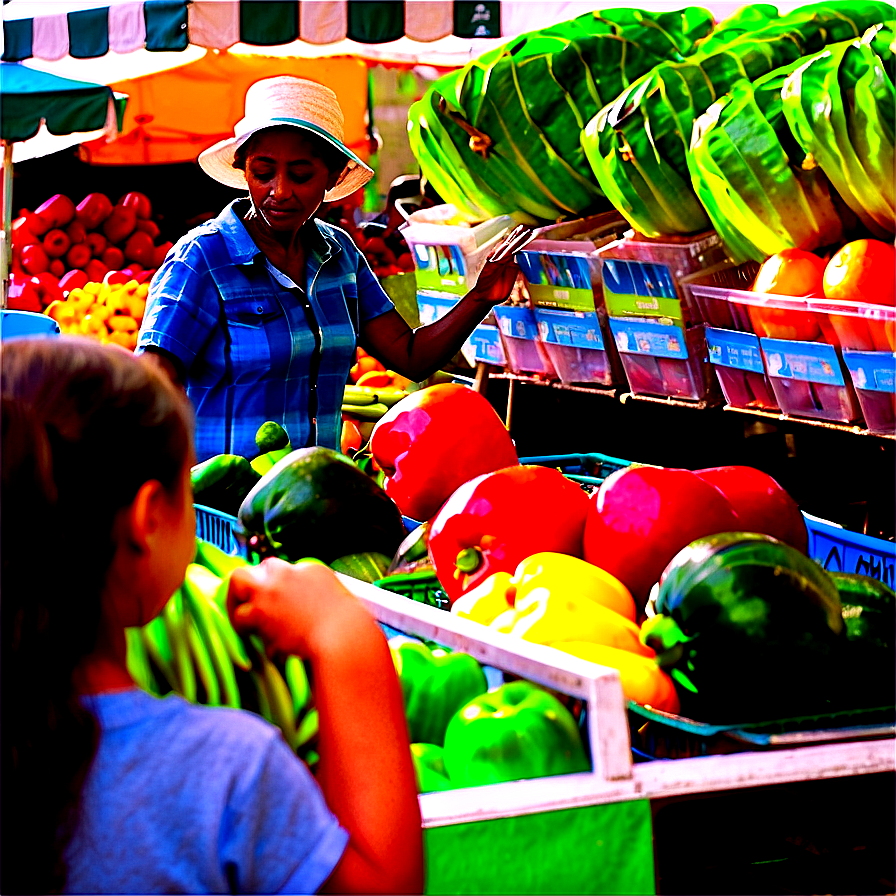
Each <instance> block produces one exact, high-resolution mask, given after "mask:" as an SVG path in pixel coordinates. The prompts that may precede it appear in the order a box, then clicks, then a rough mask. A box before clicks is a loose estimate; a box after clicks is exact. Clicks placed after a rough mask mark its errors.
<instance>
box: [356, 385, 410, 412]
mask: <svg viewBox="0 0 896 896" xmlns="http://www.w3.org/2000/svg"><path fill="white" fill-rule="evenodd" d="M407 394H408V393H407V390H405V389H402V388H399V387H398V386H379V387H374V386H357V385H353V384H352V383H349V384H348V385H346V387H345V394H344V395H343V397H342V412H343V413H344V414H351V415H352V416H353V417H357V418H358V419H360V420H373V421H377V420H379V419H380V417H382V416H383V414H385V413H386V411H388V410H389V408H391V407H392V405H393V404H396V403H397V402H399V401H401V399H402V398H405V397H407Z"/></svg>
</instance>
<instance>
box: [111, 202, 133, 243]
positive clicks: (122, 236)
mask: <svg viewBox="0 0 896 896" xmlns="http://www.w3.org/2000/svg"><path fill="white" fill-rule="evenodd" d="M136 226H137V213H136V212H135V211H134V210H133V209H132V208H125V207H123V206H120V205H116V206H115V208H114V209H112V214H111V215H109V217H108V218H106V220H105V221H103V233H104V234H105V235H106V238H107V239H108V240H109V242H110V243H122V242H124V241H125V240H126V239H127V238H128V237H129V236H130V235H131V234H132V233H133V232H134V228H135V227H136Z"/></svg>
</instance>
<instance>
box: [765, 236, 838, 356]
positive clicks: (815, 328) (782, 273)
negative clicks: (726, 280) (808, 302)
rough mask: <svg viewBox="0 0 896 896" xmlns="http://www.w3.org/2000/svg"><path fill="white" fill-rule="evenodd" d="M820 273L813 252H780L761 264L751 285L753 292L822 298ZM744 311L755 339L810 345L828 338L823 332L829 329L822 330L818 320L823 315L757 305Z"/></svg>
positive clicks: (821, 264)
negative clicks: (748, 315) (750, 322)
mask: <svg viewBox="0 0 896 896" xmlns="http://www.w3.org/2000/svg"><path fill="white" fill-rule="evenodd" d="M824 271H825V262H824V259H822V258H819V257H818V256H817V255H815V254H814V253H813V252H807V251H806V250H805V249H784V250H782V251H781V252H778V253H776V254H775V255H771V256H769V258H767V259H766V260H765V261H764V262H763V264H762V267H760V268H759V272H758V273H757V274H756V279H755V281H754V282H753V292H761V293H769V294H771V295H779V296H794V297H796V298H824V287H823V278H824ZM748 310H749V314H750V320H751V321H752V323H753V329H754V331H755V332H756V334H757V335H759V336H771V337H773V338H774V339H794V340H798V341H800V342H813V341H816V340H818V339H821V338H822V337H823V336H824V335H828V334H826V333H825V330H829V328H827V327H823V325H822V321H821V319H820V318H821V317H823V315H817V314H812V313H811V312H807V311H793V310H789V309H784V308H764V307H761V306H758V305H750V306H749V309H748ZM825 323H827V322H826V321H825ZM831 332H832V331H831Z"/></svg>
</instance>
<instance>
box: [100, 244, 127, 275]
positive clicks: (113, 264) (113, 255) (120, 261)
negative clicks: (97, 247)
mask: <svg viewBox="0 0 896 896" xmlns="http://www.w3.org/2000/svg"><path fill="white" fill-rule="evenodd" d="M100 259H101V260H102V262H103V264H104V265H105V266H106V268H107V269H108V270H110V271H117V270H120V269H121V268H122V267H124V252H122V251H121V249H119V248H118V246H109V247H108V248H107V249H106V250H105V251H104V252H103V254H102V255H101V256H100Z"/></svg>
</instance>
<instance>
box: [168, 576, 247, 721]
mask: <svg viewBox="0 0 896 896" xmlns="http://www.w3.org/2000/svg"><path fill="white" fill-rule="evenodd" d="M182 592H183V599H184V608H185V609H186V611H187V613H188V614H189V615H190V617H191V619H192V621H193V624H194V625H195V626H196V631H197V634H198V636H199V637H200V638H201V640H202V642H203V643H204V645H205V647H206V649H207V651H208V655H209V658H210V660H211V663H212V666H213V667H214V671H215V676H216V683H217V684H218V686H219V687H220V695H219V700H220V702H222V703H223V704H224V705H225V706H235V707H238V706H240V691H239V686H238V685H237V681H236V675H235V673H234V670H233V660H232V658H231V656H230V654H229V653H228V651H227V647H226V646H225V644H224V640H223V638H222V637H221V633H220V631H219V628H220V626H221V625H226V626H228V627H229V626H230V623H229V621H228V620H227V619H225V618H224V617H223V614H222V613H221V612H220V610H218V608H217V606H216V605H215V603H214V598H213V597H210V596H209V595H208V594H206V593H204V592H202V591H200V590H199V589H198V588H196V586H195V583H194V582H193V581H192V579H191V577H190V576H187V578H185V579H184V584H183V587H182ZM216 614H217V615H216Z"/></svg>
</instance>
